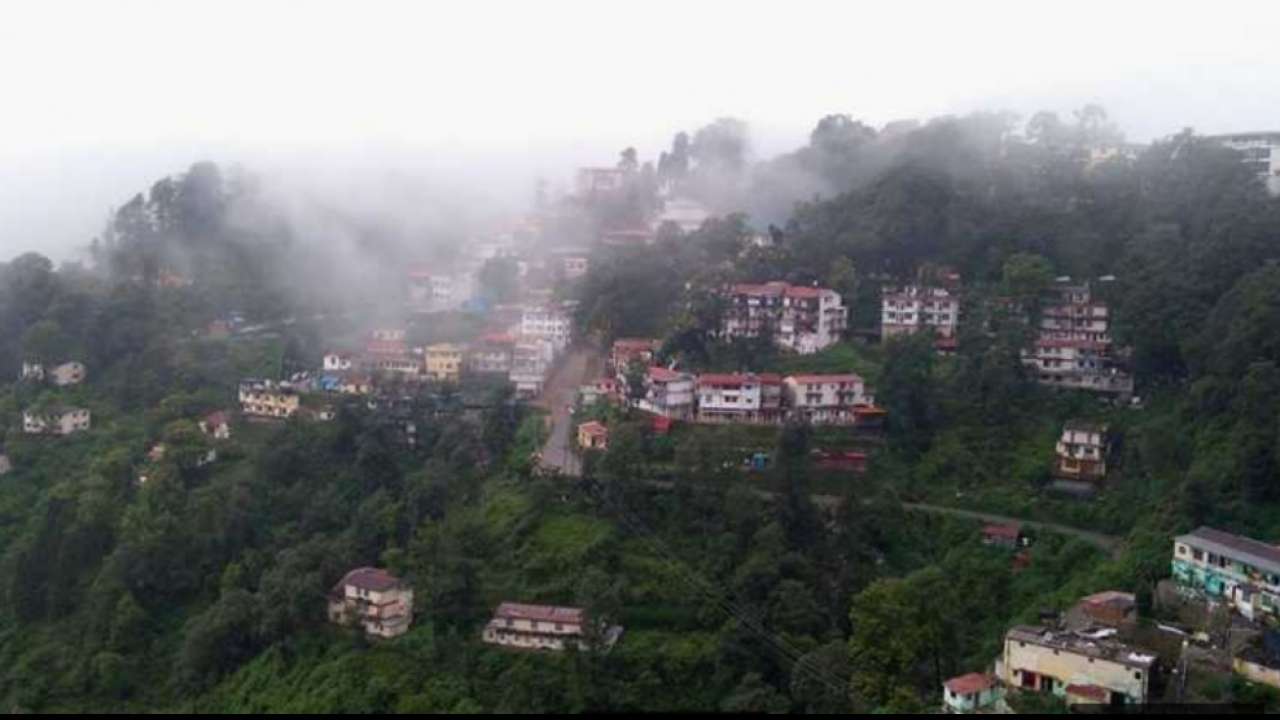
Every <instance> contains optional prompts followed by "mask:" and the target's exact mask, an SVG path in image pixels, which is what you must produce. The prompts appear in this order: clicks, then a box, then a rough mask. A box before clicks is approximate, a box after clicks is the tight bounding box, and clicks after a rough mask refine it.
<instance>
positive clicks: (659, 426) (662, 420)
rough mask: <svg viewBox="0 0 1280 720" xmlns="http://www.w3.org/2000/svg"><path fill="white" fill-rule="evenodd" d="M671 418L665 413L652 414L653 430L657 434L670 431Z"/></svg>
mask: <svg viewBox="0 0 1280 720" xmlns="http://www.w3.org/2000/svg"><path fill="white" fill-rule="evenodd" d="M671 423H672V420H671V418H669V417H667V416H666V415H654V416H653V431H654V432H655V433H657V434H659V435H666V434H667V433H668V432H670V431H671Z"/></svg>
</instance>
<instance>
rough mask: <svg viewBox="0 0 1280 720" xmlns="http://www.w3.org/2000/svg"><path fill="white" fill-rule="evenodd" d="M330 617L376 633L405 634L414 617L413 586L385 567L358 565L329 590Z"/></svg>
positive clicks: (332, 619)
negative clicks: (355, 624) (358, 566)
mask: <svg viewBox="0 0 1280 720" xmlns="http://www.w3.org/2000/svg"><path fill="white" fill-rule="evenodd" d="M329 621H330V622H334V623H338V624H342V625H346V624H351V623H357V624H359V625H360V626H362V627H363V628H364V631H365V633H367V634H369V635H373V636H376V637H384V638H391V637H397V636H399V635H403V634H405V633H406V632H408V631H409V624H410V623H411V622H412V621H413V588H412V587H410V586H409V584H408V583H406V582H405V581H403V580H401V579H400V578H398V577H396V576H395V575H392V574H391V573H389V572H387V571H386V570H382V569H380V568H372V567H361V568H356V569H355V570H352V571H350V572H348V573H347V574H346V575H344V576H343V577H342V579H341V580H339V581H338V583H337V584H336V585H334V586H333V589H332V590H330V591H329Z"/></svg>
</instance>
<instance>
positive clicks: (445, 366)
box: [424, 343, 462, 382]
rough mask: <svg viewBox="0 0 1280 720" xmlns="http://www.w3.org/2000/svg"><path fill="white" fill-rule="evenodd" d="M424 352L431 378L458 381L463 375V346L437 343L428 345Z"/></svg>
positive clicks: (428, 373)
mask: <svg viewBox="0 0 1280 720" xmlns="http://www.w3.org/2000/svg"><path fill="white" fill-rule="evenodd" d="M424 354H425V356H426V364H427V375H428V376H429V377H430V378H431V379H433V380H440V381H447V382H457V381H458V380H459V379H460V378H461V377H462V346H460V345H454V344H453V343H437V344H435V345H428V346H427V348H426V351H425V353H424Z"/></svg>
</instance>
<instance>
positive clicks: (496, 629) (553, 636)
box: [481, 602, 622, 651]
mask: <svg viewBox="0 0 1280 720" xmlns="http://www.w3.org/2000/svg"><path fill="white" fill-rule="evenodd" d="M587 622H588V620H587V617H586V613H585V612H584V611H583V610H582V609H581V608H572V607H558V606H554V605H527V604H524V603H513V602H504V603H502V604H501V605H499V606H498V609H497V610H495V611H494V613H493V619H492V620H490V621H489V623H488V624H487V625H485V628H484V632H483V635H482V636H481V639H482V640H483V641H484V642H486V643H489V644H491V645H501V646H503V647H511V648H521V649H528V650H556V651H559V650H564V649H565V648H567V647H570V646H575V647H577V648H578V649H581V650H587V649H590V645H589V641H588V638H587V636H586V635H587V633H586V624H587ZM621 634H622V628H620V627H618V626H613V627H610V628H607V629H605V630H604V631H603V633H602V635H601V638H600V639H601V642H602V643H603V644H604V645H605V646H606V647H608V646H612V645H613V643H614V642H616V641H617V639H618V636H620V635H621Z"/></svg>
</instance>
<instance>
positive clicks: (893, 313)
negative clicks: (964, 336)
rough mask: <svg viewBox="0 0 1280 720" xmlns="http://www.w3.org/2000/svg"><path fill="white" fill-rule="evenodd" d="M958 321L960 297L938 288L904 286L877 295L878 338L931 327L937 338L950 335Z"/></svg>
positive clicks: (953, 333) (953, 335) (907, 333)
mask: <svg viewBox="0 0 1280 720" xmlns="http://www.w3.org/2000/svg"><path fill="white" fill-rule="evenodd" d="M959 324H960V300H959V299H958V298H956V297H955V296H953V295H952V294H951V292H950V291H949V290H947V289H946V288H941V287H921V286H919V285H908V286H906V287H904V288H900V289H888V288H886V289H885V290H884V292H883V293H882V294H881V298H880V337H882V338H891V337H894V336H895V335H911V334H914V333H916V332H919V331H920V329H921V328H923V327H931V328H933V331H934V332H935V333H937V335H938V337H940V338H953V337H955V335H956V328H957V327H958V326H959Z"/></svg>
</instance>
